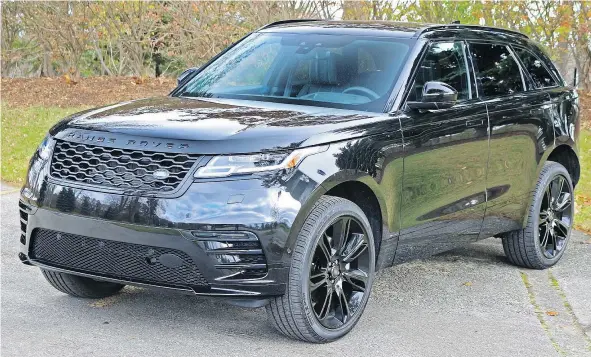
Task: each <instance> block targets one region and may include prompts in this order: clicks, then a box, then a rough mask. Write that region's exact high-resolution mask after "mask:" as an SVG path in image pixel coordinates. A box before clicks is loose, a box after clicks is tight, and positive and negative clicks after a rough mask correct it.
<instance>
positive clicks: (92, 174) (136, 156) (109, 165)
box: [51, 140, 199, 192]
mask: <svg viewBox="0 0 591 357" xmlns="http://www.w3.org/2000/svg"><path fill="white" fill-rule="evenodd" d="M198 158H199V155H196V154H177V153H160V152H152V151H142V150H130V149H117V148H108V147H102V146H95V145H87V144H78V143H73V142H68V141H63V140H58V141H57V143H56V145H55V149H54V152H53V160H52V161H51V176H53V177H55V178H60V179H64V180H70V181H77V182H82V183H87V184H93V185H99V186H110V187H115V188H119V189H123V190H134V191H144V192H154V191H157V192H168V191H173V190H174V189H176V188H177V187H178V185H179V184H180V183H181V182H182V181H183V179H184V178H185V176H186V175H187V173H188V172H189V171H190V170H191V167H193V164H195V162H196V161H197V159H198ZM154 172H157V175H156V176H158V174H161V175H162V176H160V177H155V175H154ZM166 174H168V175H166ZM163 176H167V177H163Z"/></svg>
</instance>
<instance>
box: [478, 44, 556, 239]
mask: <svg viewBox="0 0 591 357" xmlns="http://www.w3.org/2000/svg"><path fill="white" fill-rule="evenodd" d="M469 49H470V53H471V56H472V61H473V63H474V66H475V69H476V80H477V83H478V84H479V93H480V97H481V98H482V100H483V101H484V103H486V106H487V109H488V114H489V120H490V131H491V132H490V154H489V164H488V175H487V201H488V203H487V206H486V214H485V218H484V222H483V227H482V232H481V234H480V238H486V237H490V236H492V235H494V234H497V233H501V232H507V231H511V230H515V229H521V228H522V226H523V220H524V218H525V216H526V215H527V210H528V207H529V203H530V196H531V192H532V189H533V185H534V184H535V182H536V180H537V177H538V173H537V169H538V163H539V161H540V159H541V158H542V154H543V153H544V151H545V150H546V147H548V146H550V145H552V143H553V140H554V136H553V130H552V126H551V121H550V120H549V119H548V116H549V108H550V106H549V99H550V98H549V96H548V94H547V93H546V92H545V91H544V90H541V89H536V88H535V87H534V86H533V84H532V79H531V77H530V76H529V75H527V73H525V72H524V71H523V69H522V68H521V67H520V65H519V60H518V58H517V56H516V54H515V52H514V51H513V50H512V48H511V47H510V46H509V45H506V44H503V43H490V42H489V43H486V42H469Z"/></svg>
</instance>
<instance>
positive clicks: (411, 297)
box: [0, 189, 591, 357]
mask: <svg viewBox="0 0 591 357" xmlns="http://www.w3.org/2000/svg"><path fill="white" fill-rule="evenodd" d="M2 191H5V192H2V194H1V196H0V199H1V205H2V212H1V218H2V226H1V228H2V230H1V233H2V237H1V239H2V242H1V248H2V251H1V254H2V270H1V272H2V277H1V279H2V285H1V297H2V300H1V303H2V306H1V308H2V310H1V313H2V316H1V323H2V324H1V327H2V332H1V333H2V335H1V350H0V352H1V355H2V356H3V357H9V356H19V357H23V356H109V357H112V356H180V355H183V356H208V355H211V356H219V355H222V354H223V355H228V356H246V355H260V356H302V355H324V356H332V355H341V356H363V355H365V356H367V355H371V356H372V357H376V356H536V357H540V356H544V357H545V356H565V355H566V356H591V244H590V243H591V237H589V236H585V235H583V234H582V233H579V232H575V233H574V234H573V237H572V238H573V239H572V241H571V244H570V246H569V250H568V252H567V254H566V255H565V257H564V258H563V261H562V262H561V263H560V264H559V265H558V266H556V267H555V268H553V269H551V270H549V271H532V270H526V269H520V268H516V267H514V266H510V265H508V264H507V263H506V262H505V259H504V255H503V252H502V248H501V245H500V242H499V241H498V240H496V239H494V238H491V239H487V240H484V241H482V242H479V243H476V244H473V245H471V246H469V247H467V248H464V249H459V250H455V251H452V252H449V253H445V254H442V255H439V256H436V257H433V258H431V259H428V260H424V261H417V262H412V263H409V264H404V265H401V266H397V267H394V268H391V269H388V270H386V271H383V272H381V273H380V274H379V277H378V278H377V280H376V285H375V287H374V291H373V294H372V298H371V300H370V302H369V305H368V308H367V309H366V312H365V314H364V316H363V318H362V319H361V321H360V322H359V324H358V325H357V327H356V329H355V330H354V331H353V332H352V333H351V334H349V335H348V336H346V337H345V338H343V339H342V340H340V341H337V342H335V343H332V344H327V345H310V344H305V343H300V342H296V341H291V340H289V339H287V338H284V337H282V336H280V335H279V334H277V333H276V332H275V331H274V330H273V329H272V328H271V327H270V326H269V325H268V324H267V321H266V315H265V311H264V309H257V310H249V309H242V308H237V307H232V306H228V305H225V304H223V303H222V302H220V301H218V300H214V299H207V298H197V297H191V296H181V295H170V294H165V293H160V292H155V291H150V290H145V289H139V288H130V287H127V288H125V289H124V290H123V293H121V294H119V295H117V296H114V297H111V298H106V299H101V300H81V299H75V298H71V297H68V296H66V295H64V294H61V293H59V292H58V291H56V290H54V289H53V288H51V287H50V286H49V285H48V284H47V283H46V282H45V281H44V279H43V277H42V276H41V273H40V272H39V270H38V269H36V268H32V267H27V266H24V265H22V264H20V263H19V262H18V260H17V258H16V253H15V251H16V249H17V247H18V231H19V229H18V225H17V222H18V215H17V210H16V207H17V194H16V193H13V192H10V191H8V190H5V189H3V190H2ZM551 315H554V316H551Z"/></svg>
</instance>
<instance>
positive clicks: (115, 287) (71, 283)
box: [41, 269, 125, 299]
mask: <svg viewBox="0 0 591 357" xmlns="http://www.w3.org/2000/svg"><path fill="white" fill-rule="evenodd" d="M41 273H43V276H44V277H45V279H46V280H47V281H48V282H49V284H51V286H53V287H54V288H56V289H57V290H59V291H61V292H63V293H66V294H68V295H72V296H75V297H80V298H91V299H99V298H104V297H107V296H111V295H114V294H116V293H118V292H119V290H121V289H123V287H124V286H125V285H122V284H117V283H111V282H108V281H98V280H94V279H90V278H85V277H83V276H78V275H72V274H66V273H59V272H56V271H51V270H45V269H41Z"/></svg>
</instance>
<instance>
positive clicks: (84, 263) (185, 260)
mask: <svg viewBox="0 0 591 357" xmlns="http://www.w3.org/2000/svg"><path fill="white" fill-rule="evenodd" d="M163 255H167V256H168V257H170V256H171V255H172V256H176V258H174V259H175V261H177V262H178V263H179V264H178V266H176V267H170V266H166V265H163V264H162V263H161V262H160V259H161V258H162V256H163ZM31 258H33V259H36V260H37V261H39V262H41V263H45V264H48V265H51V266H56V267H61V268H66V269H72V270H76V271H80V272H86V273H90V274H94V275H101V276H106V277H111V278H117V279H122V280H127V281H133V282H141V283H150V284H156V285H162V286H172V287H183V288H190V287H195V286H199V287H206V286H208V284H207V281H206V280H205V278H204V277H203V276H202V275H201V273H200V272H199V270H198V269H197V268H196V267H195V265H194V264H193V261H192V259H191V258H190V257H189V256H188V255H187V254H186V253H184V252H181V251H178V250H174V249H168V248H161V247H152V246H147V245H141V244H131V243H123V242H116V241H110V240H105V239H98V238H90V237H84V236H79V235H74V234H67V233H60V232H56V231H52V230H47V229H37V230H35V232H34V234H33V241H32V242H31ZM177 258H178V259H177ZM181 261H182V262H181Z"/></svg>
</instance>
